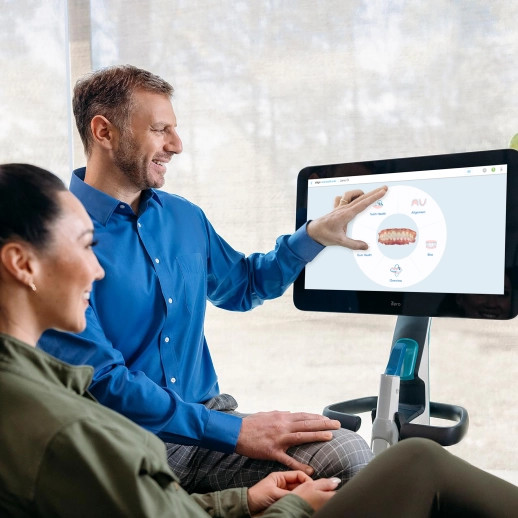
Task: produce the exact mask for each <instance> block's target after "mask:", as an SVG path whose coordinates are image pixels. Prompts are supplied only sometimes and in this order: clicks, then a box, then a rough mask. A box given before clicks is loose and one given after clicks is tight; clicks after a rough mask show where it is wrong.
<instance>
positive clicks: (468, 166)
mask: <svg viewBox="0 0 518 518" xmlns="http://www.w3.org/2000/svg"><path fill="white" fill-rule="evenodd" d="M517 168H518V152H516V151H514V150H508V149H505V150H494V151H480V152H472V153H459V154H450V155H435V156H424V157H411V158H399V159H387V160H377V161H370V162H356V163H345V164H333V165H322V166H313V167H307V168H305V169H303V170H302V171H301V172H300V173H299V176H298V191H297V227H299V226H301V225H302V224H303V223H304V222H305V221H311V220H314V219H317V218H318V217H320V216H322V215H324V214H326V213H327V212H329V211H331V210H333V208H334V204H335V199H336V198H337V197H341V196H342V195H343V194H344V192H346V191H350V190H355V189H360V190H362V191H364V192H368V191H371V190H372V189H375V188H376V187H380V186H382V185H386V186H388V191H387V194H386V195H385V196H384V197H383V198H382V199H380V200H378V201H377V202H375V203H374V204H373V205H371V206H370V207H368V208H367V209H366V210H365V211H363V212H362V213H360V214H359V215H357V216H356V217H355V218H354V219H353V220H352V221H351V222H350V223H349V225H348V229H347V234H348V236H349V237H351V238H353V239H359V240H362V241H365V242H367V243H368V245H369V248H368V250H360V251H353V250H349V249H347V248H343V247H339V246H329V247H326V248H325V249H324V250H323V251H322V252H321V253H320V254H319V255H318V256H317V257H316V258H315V259H314V260H313V261H312V262H310V263H309V264H308V265H307V266H306V268H305V269H304V271H303V272H302V273H301V275H300V276H299V278H298V279H297V280H296V282H295V286H294V301H295V305H296V306H297V307H298V308H300V309H307V310H312V311H341V312H360V313H380V314H395V315H418V316H462V317H473V318H513V317H514V316H515V315H516V312H517V309H516V307H515V306H516V304H515V303H514V296H513V283H515V275H516V273H515V269H516V264H515V262H516V260H517V254H516V241H517V240H516V233H517V230H518V228H517V227H518V218H517V216H516V209H515V204H513V202H512V200H518V187H517V181H516V178H517V177H518V176H517Z"/></svg>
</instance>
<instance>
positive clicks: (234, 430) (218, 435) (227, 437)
mask: <svg viewBox="0 0 518 518" xmlns="http://www.w3.org/2000/svg"><path fill="white" fill-rule="evenodd" d="M241 421H242V418H241V417H239V416H236V415H233V414H226V413H224V412H218V411H217V410H211V411H210V414H209V420H208V421H207V425H206V426H205V433H204V435H203V447H204V448H207V449H209V450H216V451H221V452H223V453H234V450H235V449H236V444H237V438H238V437H239V432H240V431H241Z"/></svg>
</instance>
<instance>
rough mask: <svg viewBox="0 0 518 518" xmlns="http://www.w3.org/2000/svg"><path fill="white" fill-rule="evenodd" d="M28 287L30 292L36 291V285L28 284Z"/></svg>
mask: <svg viewBox="0 0 518 518" xmlns="http://www.w3.org/2000/svg"><path fill="white" fill-rule="evenodd" d="M29 287H30V288H31V290H32V291H36V284H34V282H32V281H31V282H29Z"/></svg>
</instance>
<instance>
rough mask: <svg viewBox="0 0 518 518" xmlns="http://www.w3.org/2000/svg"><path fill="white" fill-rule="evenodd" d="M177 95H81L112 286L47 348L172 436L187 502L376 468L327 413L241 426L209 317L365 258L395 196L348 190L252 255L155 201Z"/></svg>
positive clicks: (123, 408) (93, 201)
mask: <svg viewBox="0 0 518 518" xmlns="http://www.w3.org/2000/svg"><path fill="white" fill-rule="evenodd" d="M172 93H173V88H172V87H171V85H169V83H167V82H166V81H164V80H162V79H161V78H159V77H157V76H155V75H153V74H151V73H149V72H147V71H144V70H141V69H137V68H135V67H132V66H121V67H111V68H108V69H104V70H101V71H98V72H96V73H94V74H92V75H90V76H88V77H86V78H84V79H83V80H81V81H79V82H78V84H77V85H76V87H75V90H74V100H73V107H74V115H75V118H76V123H77V127H78V130H79V134H80V136H81V139H82V141H83V145H84V147H85V152H86V156H87V166H86V168H83V169H80V170H77V171H75V172H74V174H73V176H72V181H71V185H70V189H71V191H72V192H73V193H74V194H75V195H76V196H77V197H78V198H79V199H80V200H81V201H82V203H83V204H84V206H85V207H86V209H87V211H88V213H89V215H90V217H91V218H92V220H93V222H94V226H95V235H96V239H97V240H98V245H97V248H96V253H97V255H98V258H99V261H100V263H101V264H102V266H103V268H104V269H105V271H106V276H105V278H104V279H103V280H102V281H100V282H98V283H96V284H95V286H94V288H93V291H92V294H91V299H90V307H89V308H88V310H87V328H86V330H85V331H84V332H83V333H81V334H79V335H71V334H67V333H61V332H57V331H52V332H48V333H46V334H45V335H44V336H43V337H42V339H41V341H40V343H39V346H40V347H41V348H43V349H45V350H46V351H47V352H49V353H51V354H53V355H54V356H57V357H59V358H61V359H63V360H65V361H67V362H69V363H72V364H89V365H92V366H93V367H94V368H95V374H94V379H93V382H92V385H91V387H90V390H91V392H92V393H93V394H94V396H95V397H96V398H97V399H98V400H99V401H100V402H101V403H103V404H105V405H107V406H109V407H111V408H112V409H114V410H116V411H118V412H120V413H122V414H124V415H126V416H127V417H129V418H130V419H132V420H133V421H135V422H137V423H139V424H140V425H141V426H143V427H145V428H147V429H148V430H150V431H152V432H154V433H156V434H157V435H158V436H159V437H160V438H162V439H163V440H164V441H165V442H166V443H167V448H168V456H169V463H170V466H171V468H172V469H173V470H174V471H175V472H176V473H177V475H178V476H179V477H180V478H181V480H182V485H184V487H186V488H187V489H188V490H189V491H197V492H206V491H212V490H219V489H222V488H226V487H236V486H250V485H252V484H254V483H255V482H257V481H258V480H260V479H262V478H263V477H264V476H265V475H266V474H268V473H269V472H271V471H275V470H279V469H303V470H304V471H305V472H306V473H309V474H314V475H315V476H318V477H340V478H341V479H342V480H343V481H346V480H348V479H349V478H350V477H351V476H353V475H354V474H355V473H356V472H357V471H358V470H359V469H361V468H362V467H363V466H364V465H366V464H367V462H368V461H369V460H370V458H371V451H370V449H369V447H368V445H367V444H366V443H365V441H364V440H363V439H362V438H361V437H360V436H358V435H357V434H355V433H353V432H350V431H349V430H343V429H341V428H340V427H339V423H338V422H337V421H334V420H330V419H326V418H324V417H323V416H319V415H315V414H308V413H290V412H262V413H258V414H252V415H249V416H243V415H241V414H238V413H237V412H235V409H236V408H237V403H236V402H235V400H234V399H233V398H232V397H231V396H229V395H225V394H220V393H219V388H218V382H217V376H216V373H215V370H214V366H213V364H212V360H211V357H210V353H209V349H208V346H207V342H206V340H205V336H204V331H203V325H204V318H205V308H206V301H207V299H208V300H210V302H212V303H213V304H214V305H216V306H218V307H221V308H225V309H230V310H236V311H245V310H248V309H251V308H253V307H254V306H257V305H259V304H261V303H262V302H263V301H264V300H266V299H271V298H274V297H278V296H280V295H282V293H283V292H284V291H285V290H286V289H287V287H288V286H289V285H290V284H291V283H292V282H293V280H294V279H295V278H296V277H297V275H298V274H299V272H300V271H301V269H302V268H303V267H304V266H305V264H306V263H308V262H309V261H311V260H312V259H313V258H314V257H315V256H316V255H317V254H318V253H319V252H320V251H321V250H322V249H323V248H324V246H326V245H342V246H345V247H348V248H351V249H365V248H367V245H366V244H365V243H363V242H361V241H354V240H352V239H350V238H348V237H347V235H346V229H347V223H348V222H349V221H350V220H351V219H352V218H353V217H354V216H355V215H356V214H358V213H359V212H361V211H362V210H364V209H365V208H367V207H368V206H369V205H371V204H372V203H374V202H375V201H376V200H377V199H379V198H381V197H382V196H383V195H384V194H385V190H386V189H384V188H383V189H377V190H376V191H373V192H371V193H369V194H363V193H362V192H361V191H353V192H349V193H346V194H344V196H343V197H342V199H341V200H340V204H339V207H338V208H337V209H335V210H334V211H333V212H331V213H330V214H328V215H327V216H324V217H322V218H319V219H316V220H314V221H312V222H310V223H309V224H307V225H305V226H304V227H302V228H300V229H299V230H298V231H297V232H295V233H294V234H292V235H290V236H281V237H280V238H279V239H278V240H277V244H276V248H275V250H273V251H272V252H269V253H267V254H252V255H250V256H248V257H245V256H244V255H243V254H241V253H239V252H237V251H235V250H234V249H233V248H232V247H230V246H229V245H228V244H227V243H226V242H225V241H224V240H223V239H222V238H221V237H220V236H219V235H218V234H217V233H216V231H215V230H214V228H213V227H212V225H211V224H210V222H209V221H208V220H207V218H206V217H205V215H204V213H203V212H202V210H201V209H200V208H199V207H197V206H195V205H193V204H192V203H190V202H188V201H187V200H185V199H183V198H181V197H179V196H175V195H172V194H168V193H165V192H163V191H160V190H157V189H158V188H160V187H162V186H163V184H164V175H165V173H166V164H167V163H168V162H169V161H170V160H171V159H172V158H173V157H174V155H175V154H178V153H180V152H181V151H182V143H181V140H180V138H179V136H178V134H177V132H176V117H175V114H174V111H173V107H172V104H171V96H172ZM287 450H289V453H287Z"/></svg>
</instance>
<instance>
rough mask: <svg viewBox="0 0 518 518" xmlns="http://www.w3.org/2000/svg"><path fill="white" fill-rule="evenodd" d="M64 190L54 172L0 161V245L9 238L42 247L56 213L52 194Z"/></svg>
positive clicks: (55, 198) (46, 240)
mask: <svg viewBox="0 0 518 518" xmlns="http://www.w3.org/2000/svg"><path fill="white" fill-rule="evenodd" d="M61 191H66V187H65V185H64V184H63V182H62V181H61V180H60V179H59V178H58V177H57V176H55V175H53V174H52V173H50V172H49V171H46V170H45V169H41V168H40V167H36V166H33V165H29V164H3V165H0V246H2V245H3V244H4V243H6V242H7V241H8V240H10V239H13V238H18V239H23V240H24V241H26V242H28V243H30V244H32V245H33V246H35V247H36V248H39V249H42V248H44V247H45V245H46V244H47V242H48V234H49V227H50V225H51V223H52V222H54V221H55V220H56V219H57V218H58V216H59V215H60V212H61V209H60V205H59V202H58V199H57V196H56V194H57V193H58V192H61Z"/></svg>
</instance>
